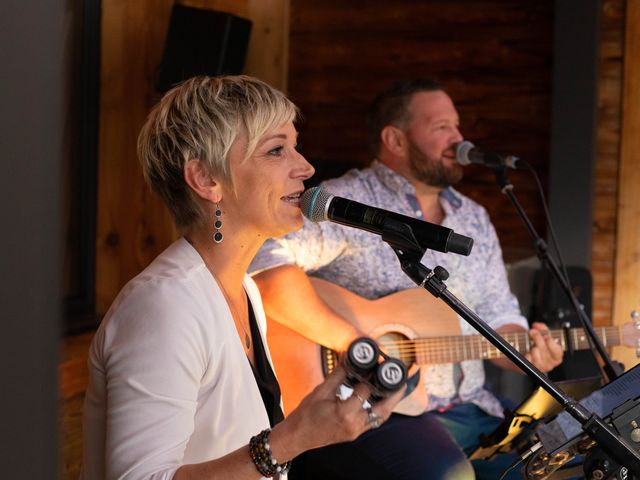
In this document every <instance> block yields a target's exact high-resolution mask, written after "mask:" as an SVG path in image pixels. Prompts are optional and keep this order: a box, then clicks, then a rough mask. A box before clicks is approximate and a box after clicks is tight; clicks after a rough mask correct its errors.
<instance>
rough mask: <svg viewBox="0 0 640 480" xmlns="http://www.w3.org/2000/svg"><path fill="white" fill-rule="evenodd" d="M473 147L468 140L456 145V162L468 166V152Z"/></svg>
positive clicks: (469, 161)
mask: <svg viewBox="0 0 640 480" xmlns="http://www.w3.org/2000/svg"><path fill="white" fill-rule="evenodd" d="M474 147H475V145H474V144H473V143H471V142H470V141H468V140H464V141H462V142H460V143H458V144H457V145H456V162H458V163H459V164H460V165H469V164H471V160H469V152H470V151H471V149H472V148H474Z"/></svg>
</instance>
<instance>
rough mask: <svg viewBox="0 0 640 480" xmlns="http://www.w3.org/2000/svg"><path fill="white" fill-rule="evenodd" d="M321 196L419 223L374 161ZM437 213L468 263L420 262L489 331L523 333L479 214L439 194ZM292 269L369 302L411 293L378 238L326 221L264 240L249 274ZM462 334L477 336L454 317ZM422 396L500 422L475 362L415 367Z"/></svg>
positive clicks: (447, 257) (460, 199)
mask: <svg viewBox="0 0 640 480" xmlns="http://www.w3.org/2000/svg"><path fill="white" fill-rule="evenodd" d="M321 186H322V187H323V188H324V189H326V191H328V192H329V193H331V194H333V195H336V196H340V197H346V198H350V199H353V200H355V201H358V202H361V203H364V204H367V205H371V206H375V207H379V208H384V209H387V210H392V211H396V212H398V213H401V214H404V215H409V216H412V217H415V218H419V219H421V218H423V212H422V210H421V208H420V204H419V202H418V199H417V197H416V192H415V188H414V187H413V186H412V185H411V184H410V183H409V182H408V181H407V180H406V179H405V178H404V177H402V176H400V175H398V174H397V173H395V172H394V171H393V170H391V169H389V168H388V167H386V166H385V165H384V164H382V163H381V162H379V161H374V162H373V163H372V165H371V166H370V167H369V168H366V169H362V170H351V171H349V172H347V173H346V174H345V175H343V176H342V177H340V178H336V179H332V180H328V181H326V182H323V183H322V184H321ZM440 201H441V204H442V207H443V209H444V212H445V218H444V221H443V222H442V225H443V226H445V227H447V228H451V229H452V230H453V231H454V232H455V233H458V234H462V235H467V236H469V237H472V238H473V239H474V245H473V250H472V252H471V255H469V256H461V255H457V254H453V253H441V252H435V251H432V250H427V252H426V253H425V255H424V256H423V258H422V263H423V264H424V265H425V266H426V267H428V268H431V269H433V268H434V267H435V266H437V265H440V266H442V267H444V268H445V269H446V270H448V272H449V274H450V277H449V279H448V280H447V281H446V282H445V283H446V285H447V287H448V289H449V290H450V291H451V293H453V294H454V295H455V296H456V297H458V298H459V299H460V300H462V301H463V302H464V303H465V304H466V305H467V306H469V307H470V308H471V309H472V310H473V311H475V312H476V313H477V314H478V315H479V316H480V317H481V318H482V319H483V320H484V321H486V322H487V323H488V324H489V325H490V326H491V327H492V328H494V329H496V328H498V327H501V326H503V325H507V324H516V325H521V326H522V327H524V328H527V321H526V319H525V318H524V317H522V315H521V314H520V309H519V307H518V302H517V300H516V298H515V297H514V295H513V294H512V293H511V291H510V289H509V286H508V283H507V275H506V271H505V266H504V263H503V260H502V251H501V249H500V244H499V242H498V238H497V236H496V232H495V229H494V227H493V225H492V224H491V221H490V219H489V215H488V214H487V211H486V210H485V209H484V208H483V207H481V206H480V205H478V204H477V203H475V202H474V201H473V200H471V199H469V198H468V197H466V196H464V195H462V194H461V193H459V192H457V191H456V190H454V189H453V188H447V189H445V190H443V191H442V192H441V194H440ZM291 264H295V265H298V266H300V267H301V268H303V269H304V270H305V271H306V272H307V273H308V274H310V275H313V276H316V277H319V278H323V279H325V280H329V281H331V282H333V283H336V284H338V285H340V286H342V287H345V288H348V289H349V290H351V291H352V292H354V293H356V294H358V295H360V296H362V297H365V298H368V299H376V298H379V297H382V296H385V295H389V294H391V293H394V292H397V291H399V290H404V289H407V288H412V287H415V286H416V285H415V284H414V283H413V281H412V280H411V279H410V278H409V277H408V276H407V275H406V274H405V273H404V272H403V271H402V269H401V268H400V263H399V262H398V259H397V257H396V254H395V253H394V251H393V250H392V249H391V247H390V246H389V245H388V244H387V243H385V242H383V241H382V240H381V238H380V236H379V235H375V234H372V233H369V232H366V231H364V230H360V229H356V228H351V227H345V226H342V225H339V224H336V223H332V222H320V223H311V222H309V221H307V220H306V219H305V222H304V226H303V228H302V229H301V230H299V231H297V232H293V233H291V234H289V235H286V236H284V237H281V238H277V239H270V240H268V241H267V242H266V243H265V244H264V246H263V247H262V249H261V250H260V251H259V252H258V254H257V255H256V257H255V258H254V260H253V262H252V264H251V266H250V268H249V272H251V273H252V274H255V273H258V272H260V271H263V270H266V269H268V268H273V267H276V266H280V265H291ZM458 320H459V322H460V329H461V332H462V334H463V335H470V334H477V332H476V331H475V329H473V327H471V326H470V325H469V324H468V323H467V322H465V321H464V320H463V319H462V318H460V317H458ZM422 375H424V376H425V384H426V386H427V392H428V394H429V409H439V408H446V407H448V406H450V405H452V404H455V403H461V402H472V403H475V404H476V405H478V406H479V407H480V408H482V409H483V410H484V411H486V412H487V413H489V414H491V415H495V416H499V417H501V416H502V408H501V406H500V404H499V402H498V400H497V399H496V398H495V397H494V396H493V395H492V394H491V393H490V392H489V391H487V390H486V389H484V383H485V374H484V367H483V364H482V361H481V360H469V361H463V362H461V363H460V364H455V365H454V364H444V365H431V366H428V367H426V368H422Z"/></svg>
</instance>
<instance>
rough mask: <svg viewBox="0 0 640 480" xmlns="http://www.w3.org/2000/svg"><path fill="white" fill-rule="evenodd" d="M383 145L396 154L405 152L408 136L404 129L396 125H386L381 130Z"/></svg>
mask: <svg viewBox="0 0 640 480" xmlns="http://www.w3.org/2000/svg"><path fill="white" fill-rule="evenodd" d="M380 142H381V143H382V146H383V147H384V148H386V149H387V150H389V151H390V152H391V153H393V154H394V155H396V156H400V155H402V154H403V153H404V151H405V148H406V145H407V137H406V135H405V134H404V132H403V131H402V130H400V129H399V128H398V127H396V126H394V125H387V126H385V127H384V128H383V129H382V131H381V132H380Z"/></svg>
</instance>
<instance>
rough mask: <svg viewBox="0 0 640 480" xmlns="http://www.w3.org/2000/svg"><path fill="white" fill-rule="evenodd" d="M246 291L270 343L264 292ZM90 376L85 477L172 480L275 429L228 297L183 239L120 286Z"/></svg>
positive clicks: (249, 283) (251, 286) (95, 346)
mask: <svg viewBox="0 0 640 480" xmlns="http://www.w3.org/2000/svg"><path fill="white" fill-rule="evenodd" d="M244 287H245V290H246V292H247V294H248V295H249V298H250V300H251V304H252V305H253V308H254V310H255V314H256V319H257V322H258V325H259V328H260V332H261V334H262V340H263V343H264V345H265V347H266V340H265V331H266V320H265V316H264V311H263V308H262V301H261V299H260V294H259V292H258V289H257V287H256V285H255V283H254V282H253V280H251V278H250V277H248V276H245V279H244ZM265 350H266V351H267V356H269V351H268V349H267V348H265ZM269 360H271V359H270V358H269ZM89 372H90V380H89V386H88V389H87V395H86V399H85V406H84V461H83V473H82V475H81V478H83V479H87V480H100V479H120V478H122V479H154V480H155V479H162V480H169V479H171V478H172V477H173V475H174V473H175V471H176V470H177V469H178V467H179V466H180V465H182V464H188V463H199V462H203V461H207V460H211V459H214V458H218V457H221V456H223V455H225V454H226V453H229V452H231V451H233V450H235V449H237V448H239V447H240V446H242V445H244V444H247V443H248V442H249V439H250V438H251V437H252V436H253V435H256V434H257V433H259V432H260V431H261V430H262V429H264V428H267V427H269V419H268V416H267V413H266V410H265V407H264V404H263V402H262V398H261V396H260V392H259V390H258V387H257V385H256V382H255V378H254V375H253V372H252V370H251V366H250V364H249V361H248V359H247V357H246V355H245V352H244V349H243V347H242V344H241V341H240V339H239V337H238V334H237V331H236V329H235V325H234V322H233V319H232V316H231V312H230V310H229V307H228V306H227V303H226V301H225V299H224V295H223V294H222V292H221V290H220V288H219V287H218V285H217V283H216V281H215V280H214V278H213V276H212V275H211V273H210V272H209V270H208V269H207V268H206V266H205V264H204V262H203V260H202V258H201V257H200V255H199V254H198V252H197V251H196V250H195V249H194V248H193V247H192V246H191V245H190V244H189V243H188V242H187V241H186V240H184V239H180V240H178V241H176V242H175V243H174V244H173V245H171V246H170V247H169V248H168V249H167V250H165V251H164V252H163V253H162V254H161V255H159V256H158V257H157V258H156V259H155V260H154V261H153V263H151V265H149V267H147V268H146V269H145V270H144V271H143V272H142V273H140V275H138V276H137V277H135V278H134V279H133V280H131V281H130V282H129V283H128V284H127V285H126V286H125V287H124V288H123V289H122V291H121V292H120V294H119V295H118V297H117V298H116V300H115V301H114V303H113V305H112V306H111V308H110V309H109V311H108V312H107V315H106V317H105V319H104V321H103V322H102V324H101V325H100V328H99V329H98V331H97V333H96V335H95V337H94V339H93V342H92V345H91V349H90V353H89Z"/></svg>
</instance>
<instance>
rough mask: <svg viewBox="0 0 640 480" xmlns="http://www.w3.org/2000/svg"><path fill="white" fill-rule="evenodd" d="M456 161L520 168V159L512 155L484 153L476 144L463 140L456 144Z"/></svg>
mask: <svg viewBox="0 0 640 480" xmlns="http://www.w3.org/2000/svg"><path fill="white" fill-rule="evenodd" d="M456 161H457V162H458V163H459V164H460V165H469V164H471V163H478V164H480V165H486V166H487V167H491V168H496V167H508V168H521V167H522V165H521V164H522V163H523V162H522V160H520V158H518V157H516V156H514V155H507V156H502V155H498V154H497V153H486V152H483V151H482V150H479V149H478V148H476V146H475V145H474V144H473V143H471V142H469V141H467V140H464V141H463V142H460V143H458V144H457V145H456Z"/></svg>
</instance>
